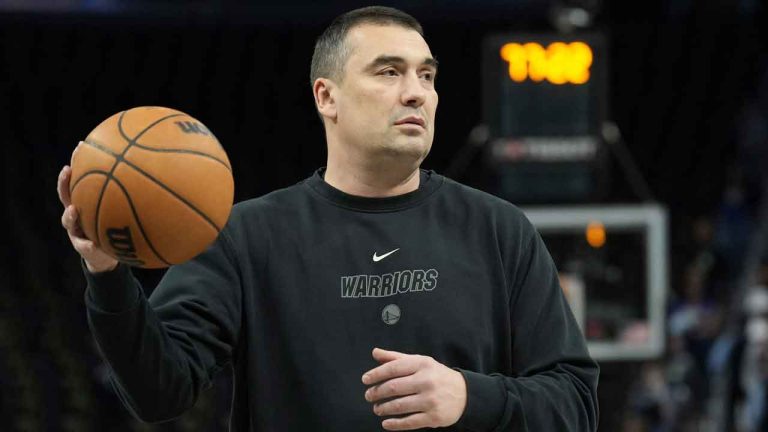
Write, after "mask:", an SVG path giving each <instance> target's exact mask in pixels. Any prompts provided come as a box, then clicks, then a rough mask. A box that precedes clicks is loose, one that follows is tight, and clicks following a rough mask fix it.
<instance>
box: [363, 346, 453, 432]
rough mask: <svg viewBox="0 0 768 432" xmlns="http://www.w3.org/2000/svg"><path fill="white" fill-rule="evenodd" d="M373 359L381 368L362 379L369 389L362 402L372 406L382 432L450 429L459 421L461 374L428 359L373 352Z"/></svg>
mask: <svg viewBox="0 0 768 432" xmlns="http://www.w3.org/2000/svg"><path fill="white" fill-rule="evenodd" d="M373 358H374V359H376V360H377V361H378V362H379V363H382V365H381V366H379V367H377V368H375V369H371V370H370V371H368V372H366V373H365V374H364V375H363V384H365V385H368V386H371V387H369V388H368V390H367V391H366V392H365V400H367V401H368V402H372V403H374V405H373V412H374V413H376V415H379V416H401V417H399V418H388V419H385V420H384V421H383V422H382V423H381V425H382V427H383V428H384V429H386V430H412V429H420V428H434V427H444V426H450V425H452V424H454V423H456V422H457V421H459V418H461V415H462V414H463V413H464V407H465V406H466V404H467V384H466V382H465V381H464V377H463V376H462V375H461V372H458V371H456V370H453V369H451V368H449V367H447V366H445V365H443V364H442V363H439V362H438V361H436V360H435V359H433V358H432V357H427V356H422V355H413V354H403V353H399V352H397V351H386V350H383V349H380V348H374V350H373Z"/></svg>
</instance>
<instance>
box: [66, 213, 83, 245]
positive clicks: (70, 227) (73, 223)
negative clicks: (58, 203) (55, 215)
mask: <svg viewBox="0 0 768 432" xmlns="http://www.w3.org/2000/svg"><path fill="white" fill-rule="evenodd" d="M77 218H78V214H77V209H76V208H75V206H73V205H71V204H70V205H68V206H67V207H66V208H65V209H64V213H62V214H61V226H63V227H64V229H66V230H67V233H68V234H69V235H70V238H71V237H76V238H85V233H84V232H83V229H82V228H80V224H79V222H78V220H77ZM73 243H74V242H73Z"/></svg>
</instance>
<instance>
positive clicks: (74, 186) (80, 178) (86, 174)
mask: <svg viewBox="0 0 768 432" xmlns="http://www.w3.org/2000/svg"><path fill="white" fill-rule="evenodd" d="M91 174H104V175H105V176H108V175H109V173H108V172H106V171H104V170H90V171H86V172H84V173H83V175H81V176H80V177H79V178H78V179H77V181H76V182H75V184H73V185H72V191H73V192H74V190H75V188H76V187H77V185H78V184H80V182H81V181H83V179H84V178H86V177H88V176H89V175H91Z"/></svg>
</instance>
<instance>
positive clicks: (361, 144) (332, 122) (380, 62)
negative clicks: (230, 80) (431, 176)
mask: <svg viewBox="0 0 768 432" xmlns="http://www.w3.org/2000/svg"><path fill="white" fill-rule="evenodd" d="M436 72H437V62H436V61H435V59H434V58H433V56H432V53H431V52H430V49H429V46H428V45H427V43H426V41H425V40H424V37H423V32H422V29H421V25H420V24H419V23H418V22H417V21H416V20H415V19H414V18H413V17H411V16H410V15H407V14H405V13H404V12H401V11H398V10H396V9H392V8H386V7H377V6H374V7H368V8H363V9H357V10H354V11H351V12H348V13H346V14H344V15H341V16H339V17H338V18H336V19H335V20H334V21H333V22H332V23H331V25H330V26H329V27H328V29H326V30H325V32H324V33H323V34H322V35H321V36H320V38H318V40H317V43H316V45H315V52H314V55H313V57H312V69H311V73H310V75H311V80H312V89H313V93H314V96H315V103H316V106H317V109H318V112H319V113H320V116H321V118H322V119H323V122H324V124H325V128H326V135H327V138H328V145H329V156H331V152H340V153H341V154H342V155H343V157H346V158H355V159H356V160H360V159H361V158H364V159H366V160H378V161H380V160H381V158H382V157H396V158H397V157H402V156H409V157H410V159H411V160H413V161H415V162H417V163H420V162H421V160H423V158H424V157H426V155H427V153H428V152H429V149H430V147H431V145H432V139H433V136H434V120H435V109H436V107H437V92H436V91H435V87H434V79H435V74H436Z"/></svg>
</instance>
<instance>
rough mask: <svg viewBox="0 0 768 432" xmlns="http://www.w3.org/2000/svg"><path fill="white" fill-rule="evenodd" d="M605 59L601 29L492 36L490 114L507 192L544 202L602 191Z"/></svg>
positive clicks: (498, 170) (493, 149)
mask: <svg viewBox="0 0 768 432" xmlns="http://www.w3.org/2000/svg"><path fill="white" fill-rule="evenodd" d="M605 57H606V50H605V47H604V41H603V38H602V37H601V36H600V35H599V34H585V35H568V36H566V35H560V34H504V35H495V36H491V37H489V38H487V39H486V41H485V44H484V55H483V118H484V122H485V124H486V125H488V127H489V130H490V133H491V137H492V140H491V145H490V146H489V155H488V156H489V160H490V162H491V166H492V167H493V169H494V171H495V174H496V178H497V184H496V186H497V189H498V190H497V193H498V194H499V195H501V196H503V197H505V198H507V199H510V200H512V201H515V202H520V203H544V202H573V201H582V200H588V199H590V198H593V197H595V196H596V195H598V194H599V192H600V185H601V179H602V177H601V176H602V173H601V167H602V164H603V159H604V158H603V153H604V151H603V149H602V140H601V136H600V130H601V128H602V125H603V122H604V121H605V117H606V115H605V112H606V106H605V93H606V84H605V83H606V70H605V68H606V58H605Z"/></svg>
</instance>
